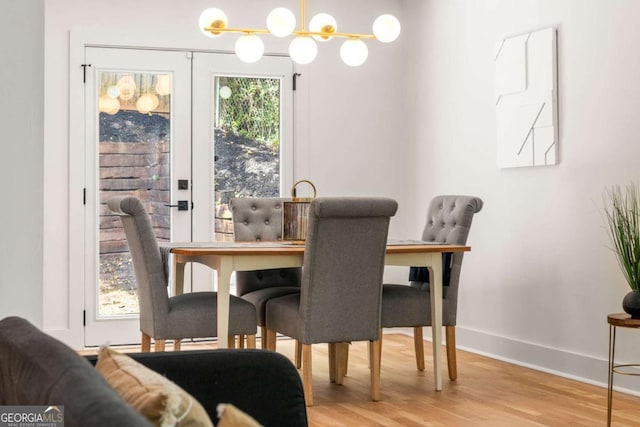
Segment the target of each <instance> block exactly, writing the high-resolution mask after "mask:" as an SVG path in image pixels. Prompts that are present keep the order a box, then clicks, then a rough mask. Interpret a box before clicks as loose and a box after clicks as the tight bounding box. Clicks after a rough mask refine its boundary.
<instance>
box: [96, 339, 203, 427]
mask: <svg viewBox="0 0 640 427" xmlns="http://www.w3.org/2000/svg"><path fill="white" fill-rule="evenodd" d="M96 369H97V370H98V372H100V373H101V374H102V376H103V377H104V378H105V379H106V380H107V382H108V383H109V384H110V385H111V386H112V387H113V388H114V389H115V390H116V391H117V392H118V394H119V395H120V397H122V399H123V400H124V401H125V402H127V403H128V404H129V405H131V406H132V407H133V408H134V409H136V410H137V411H138V412H140V413H141V414H142V415H144V416H145V417H146V418H147V419H149V420H150V421H151V422H152V423H154V424H155V425H157V426H160V427H167V426H179V427H213V423H212V422H211V420H210V419H209V416H208V415H207V412H206V411H205V410H204V408H203V407H202V405H201V404H200V403H199V402H198V401H197V400H196V399H194V398H193V396H191V395H190V394H189V393H187V392H186V391H184V390H183V389H182V388H180V387H179V386H178V385H176V384H175V383H174V382H172V381H170V380H168V379H167V378H165V377H164V376H162V375H160V374H159V373H157V372H155V371H153V370H151V369H149V368H147V367H146V366H144V365H142V364H140V363H138V362H136V361H135V360H133V359H132V358H131V357H129V356H127V355H126V354H123V353H119V352H117V351H115V350H113V349H110V348H108V347H102V348H100V352H99V353H98V361H97V363H96Z"/></svg>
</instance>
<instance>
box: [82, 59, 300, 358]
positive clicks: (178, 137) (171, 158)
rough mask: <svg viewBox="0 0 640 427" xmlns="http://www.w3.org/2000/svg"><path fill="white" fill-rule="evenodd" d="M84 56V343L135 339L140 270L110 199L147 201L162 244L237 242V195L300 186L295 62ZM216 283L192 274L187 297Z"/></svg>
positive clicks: (201, 272)
mask: <svg viewBox="0 0 640 427" xmlns="http://www.w3.org/2000/svg"><path fill="white" fill-rule="evenodd" d="M85 56H86V57H85V60H86V63H87V64H91V66H90V67H89V68H88V70H87V79H86V85H85V187H86V201H85V203H86V205H85V230H84V234H85V260H84V270H85V319H86V320H85V324H86V325H85V345H87V346H91V345H100V344H104V343H105V342H109V343H112V344H134V343H138V342H139V340H140V332H139V320H138V302H137V292H136V282H135V277H134V274H133V266H132V264H131V257H130V254H129V252H128V245H127V242H126V237H125V235H124V232H123V230H122V224H121V222H120V219H119V217H117V216H114V215H112V214H111V212H110V211H109V209H108V207H107V205H106V201H107V200H108V199H109V198H110V197H113V196H115V195H121V194H131V195H135V196H137V197H139V198H140V199H141V200H142V202H143V204H144V205H145V207H146V209H147V211H148V212H149V215H150V217H151V221H152V224H153V227H154V231H155V233H156V237H157V238H158V240H160V241H191V240H194V241H211V240H230V239H231V238H232V229H231V216H230V212H229V211H228V201H229V200H230V199H231V198H233V197H242V196H277V195H279V194H281V192H282V190H283V189H284V188H290V186H291V184H292V182H293V177H292V175H293V174H292V170H293V167H292V164H293V162H292V160H293V159H292V153H293V147H292V139H293V138H292V134H293V132H292V128H293V126H292V116H293V109H292V101H293V100H292V97H293V94H292V88H291V78H290V77H291V74H292V62H291V60H290V59H289V58H283V57H265V58H264V59H263V60H262V61H261V62H260V63H258V64H255V65H251V66H249V65H246V64H242V63H241V62H240V61H238V60H237V59H236V58H235V56H234V55H227V54H219V53H218V54H213V53H203V52H195V53H192V52H184V51H162V50H139V49H115V48H99V47H87V48H86V49H85ZM190 283H193V285H191V286H190ZM214 287H215V283H214V282H213V275H212V273H211V272H210V271H209V270H207V269H204V268H194V270H193V271H192V272H190V273H189V274H187V278H186V280H185V291H189V290H194V291H195V290H211V289H213V288H214Z"/></svg>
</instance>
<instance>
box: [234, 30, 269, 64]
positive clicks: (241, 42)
mask: <svg viewBox="0 0 640 427" xmlns="http://www.w3.org/2000/svg"><path fill="white" fill-rule="evenodd" d="M263 54H264V43H262V39H261V38H260V37H258V36H256V35H255V34H245V35H244V36H240V37H238V40H236V55H237V56H238V58H240V60H241V61H242V62H246V63H247V64H251V63H254V62H256V61H258V60H259V59H260V58H262V55H263Z"/></svg>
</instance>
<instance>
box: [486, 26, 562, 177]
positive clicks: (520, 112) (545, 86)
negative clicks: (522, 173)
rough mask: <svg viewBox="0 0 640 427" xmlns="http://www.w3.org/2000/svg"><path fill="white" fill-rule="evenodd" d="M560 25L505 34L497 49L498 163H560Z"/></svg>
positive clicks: (519, 164) (521, 165)
mask: <svg viewBox="0 0 640 427" xmlns="http://www.w3.org/2000/svg"><path fill="white" fill-rule="evenodd" d="M556 46H557V45H556V29H555V28H546V29H543V30H538V31H532V32H529V33H524V34H519V35H516V36H510V37H507V38H504V39H503V40H502V41H501V42H500V44H499V47H498V50H497V52H496V55H495V64H496V75H495V78H496V80H495V87H496V124H497V131H498V132H497V135H498V166H499V167H500V168H514V167H526V166H551V165H556V164H558V161H559V159H558V88H557V80H558V79H557V59H556V58H557V52H556V49H557V47H556Z"/></svg>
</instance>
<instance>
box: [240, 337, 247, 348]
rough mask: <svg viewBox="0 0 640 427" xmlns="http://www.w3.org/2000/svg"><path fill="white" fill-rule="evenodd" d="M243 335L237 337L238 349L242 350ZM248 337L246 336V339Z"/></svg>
mask: <svg viewBox="0 0 640 427" xmlns="http://www.w3.org/2000/svg"><path fill="white" fill-rule="evenodd" d="M244 338H245V336H244V335H238V348H244ZM248 338H249V336H248V335H247V339H248Z"/></svg>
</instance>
